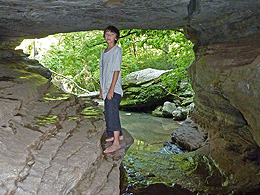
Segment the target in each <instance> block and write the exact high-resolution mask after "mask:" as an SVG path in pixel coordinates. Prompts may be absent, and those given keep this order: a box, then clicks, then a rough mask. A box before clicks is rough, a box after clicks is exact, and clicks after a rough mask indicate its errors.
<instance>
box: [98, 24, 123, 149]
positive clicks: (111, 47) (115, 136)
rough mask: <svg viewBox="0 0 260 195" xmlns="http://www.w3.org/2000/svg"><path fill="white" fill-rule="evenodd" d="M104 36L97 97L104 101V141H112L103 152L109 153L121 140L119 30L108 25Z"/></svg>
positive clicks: (121, 91)
mask: <svg viewBox="0 0 260 195" xmlns="http://www.w3.org/2000/svg"><path fill="white" fill-rule="evenodd" d="M104 38H105V40H106V42H107V48H106V49H104V50H103V51H102V52H101V58H100V67H99V70H100V95H99V97H100V98H101V99H103V100H104V101H105V120H106V126H107V135H108V137H109V138H107V139H106V142H113V144H112V145H111V146H110V147H108V148H106V149H105V150H104V153H111V152H115V151H117V150H119V149H120V148H121V145H120V141H121V140H123V135H122V129H121V124H120V118H119V109H118V107H119V104H120V102H121V98H122V96H123V90H122V79H121V63H122V50H121V48H120V47H118V46H117V45H116V42H117V40H118V38H119V30H118V29H117V28H116V27H114V26H108V27H107V28H106V29H105V30H104Z"/></svg>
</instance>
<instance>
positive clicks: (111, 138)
mask: <svg viewBox="0 0 260 195" xmlns="http://www.w3.org/2000/svg"><path fill="white" fill-rule="evenodd" d="M119 140H120V141H123V140H124V136H123V135H121V136H119ZM112 141H114V137H110V138H107V139H106V142H112Z"/></svg>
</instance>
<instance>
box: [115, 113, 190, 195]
mask: <svg viewBox="0 0 260 195" xmlns="http://www.w3.org/2000/svg"><path fill="white" fill-rule="evenodd" d="M120 120H121V125H122V128H124V129H126V130H127V131H128V132H129V133H130V134H131V135H132V137H133V138H134V143H133V144H132V145H131V147H130V148H129V149H128V151H127V153H126V156H125V158H124V161H123V166H124V170H123V171H124V173H125V175H124V177H125V178H126V180H125V182H124V183H125V184H124V189H123V190H122V189H121V194H122V195H139V194H140V195H141V194H142V195H144V194H147V195H152V194H164V195H168V194H169V195H173V194H174V195H182V194H185V195H189V194H191V195H192V194H193V193H192V192H190V191H189V190H187V189H183V188H181V186H179V185H174V184H170V183H166V182H165V181H163V180H162V179H161V178H158V177H156V176H155V175H154V173H151V172H149V171H148V170H146V168H148V167H149V165H147V164H144V165H140V161H138V160H137V159H136V158H135V157H136V153H135V152H136V151H138V154H140V153H141V155H142V157H143V158H153V157H151V156H149V154H151V152H152V153H166V154H167V153H171V151H168V149H167V147H164V143H165V142H167V141H170V140H171V133H172V132H173V131H174V129H175V128H177V127H178V126H179V125H180V123H179V122H176V121H174V120H172V119H170V118H162V117H154V116H153V115H151V114H149V113H137V112H126V111H120ZM174 150H175V151H176V150H177V153H182V151H181V150H180V149H179V148H177V146H176V148H175V149H174ZM154 160H155V159H154ZM136 163H139V165H138V166H139V167H140V166H141V167H142V171H138V170H136V169H135V168H134V167H135V165H136ZM132 165H133V166H132ZM165 166H168V165H165ZM139 170H140V169H139Z"/></svg>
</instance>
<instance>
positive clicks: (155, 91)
mask: <svg viewBox="0 0 260 195" xmlns="http://www.w3.org/2000/svg"><path fill="white" fill-rule="evenodd" d="M168 71H169V70H155V69H151V68H148V69H144V70H141V71H136V72H132V73H130V74H129V75H127V76H126V78H125V79H124V80H123V90H124V96H123V99H122V101H121V104H120V109H122V110H131V111H152V110H154V109H155V108H156V106H158V105H161V104H163V102H165V101H168V100H172V99H174V97H175V96H174V95H173V94H170V93H169V92H168V91H167V90H166V89H165V88H164V87H163V86H162V85H161V84H160V76H161V75H163V74H164V73H166V72H168Z"/></svg>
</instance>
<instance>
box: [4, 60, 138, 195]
mask: <svg viewBox="0 0 260 195" xmlns="http://www.w3.org/2000/svg"><path fill="white" fill-rule="evenodd" d="M1 61H2V62H3V60H1ZM0 80H1V85H0V89H1V90H0V107H1V113H0V156H1V166H0V173H1V174H0V182H1V185H0V194H18V195H20V194H21V195H27V194H89V195H90V194H91V195H92V194H110V195H118V194H119V193H120V189H119V186H120V171H119V168H120V165H121V161H122V159H123V157H124V155H125V151H126V149H127V148H128V147H129V146H130V145H131V143H132V142H133V139H132V138H131V136H130V135H128V134H126V135H128V136H129V137H128V136H125V140H124V141H123V142H122V146H123V147H122V149H120V150H119V151H117V152H115V153H112V154H106V155H104V154H103V149H104V147H105V145H104V144H103V142H102V137H103V136H104V132H105V122H104V119H103V118H104V117H103V113H102V111H101V110H99V109H98V107H97V105H96V103H94V102H93V101H92V100H91V99H90V98H77V97H75V96H71V95H68V94H64V93H63V92H60V91H58V89H57V88H56V87H55V86H53V85H52V84H51V83H50V81H49V79H46V78H44V77H43V76H41V75H39V74H36V73H32V72H27V71H24V70H19V69H12V68H10V67H9V66H8V64H1V63H0Z"/></svg>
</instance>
